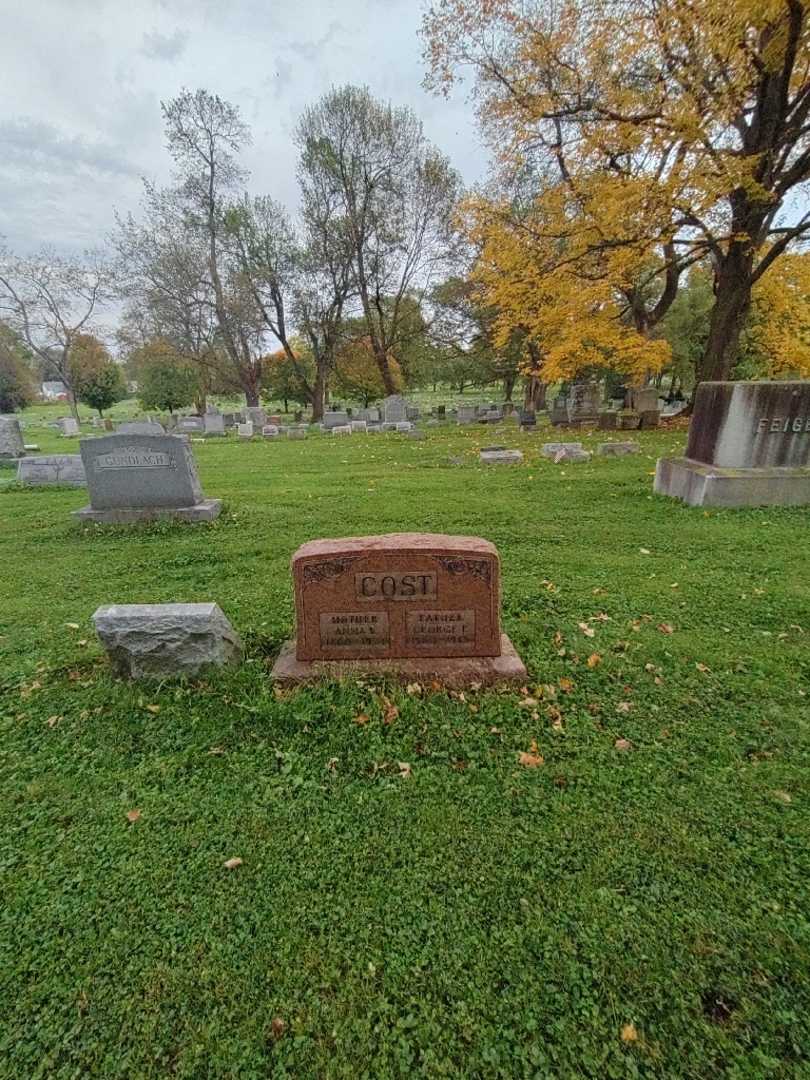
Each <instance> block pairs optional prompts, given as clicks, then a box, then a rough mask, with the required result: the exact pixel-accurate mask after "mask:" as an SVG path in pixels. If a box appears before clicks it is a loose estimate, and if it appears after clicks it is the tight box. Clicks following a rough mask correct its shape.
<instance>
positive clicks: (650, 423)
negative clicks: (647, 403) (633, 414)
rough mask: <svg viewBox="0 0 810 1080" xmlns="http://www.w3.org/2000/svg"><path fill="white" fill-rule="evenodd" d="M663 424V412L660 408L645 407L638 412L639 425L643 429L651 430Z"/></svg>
mask: <svg viewBox="0 0 810 1080" xmlns="http://www.w3.org/2000/svg"><path fill="white" fill-rule="evenodd" d="M660 424H661V413H660V412H659V411H658V409H645V410H644V411H642V412H640V413H639V414H638V426H639V429H640V430H641V431H649V430H650V428H657V427H659V426H660Z"/></svg>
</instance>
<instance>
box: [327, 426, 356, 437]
mask: <svg viewBox="0 0 810 1080" xmlns="http://www.w3.org/2000/svg"><path fill="white" fill-rule="evenodd" d="M327 430H328V431H329V432H331V434H332V435H351V433H352V425H351V424H335V425H333V426H332V427H331V428H328V429H327Z"/></svg>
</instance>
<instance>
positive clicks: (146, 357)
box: [130, 341, 200, 413]
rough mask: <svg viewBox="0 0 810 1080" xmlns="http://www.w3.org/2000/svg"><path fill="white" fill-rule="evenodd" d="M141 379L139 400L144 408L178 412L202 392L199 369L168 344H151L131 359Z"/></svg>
mask: <svg viewBox="0 0 810 1080" xmlns="http://www.w3.org/2000/svg"><path fill="white" fill-rule="evenodd" d="M130 363H131V368H132V370H133V371H134V372H135V373H136V375H137V379H138V400H139V401H140V403H141V405H142V407H143V408H144V409H165V410H166V411H167V412H170V413H173V412H174V411H175V410H176V409H182V408H185V407H186V406H187V405H190V404H191V403H192V402H193V401H194V399H195V397H196V395H197V393H198V390H199V379H200V372H199V369H198V367H197V366H196V365H195V364H194V363H192V362H191V361H189V360H187V359H186V358H184V357H182V356H179V355H178V354H177V352H176V351H175V349H174V348H173V347H172V345H171V344H170V343H169V342H166V341H151V342H149V343H148V344H146V345H142V346H141V348H140V349H136V350H135V353H134V354H133V356H132V357H131V360H130Z"/></svg>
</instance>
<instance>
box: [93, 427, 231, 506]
mask: <svg viewBox="0 0 810 1080" xmlns="http://www.w3.org/2000/svg"><path fill="white" fill-rule="evenodd" d="M79 449H80V450H81V457H82V462H83V464H84V471H85V475H86V477H87V486H88V488H89V491H90V505H89V506H86V507H84V509H82V510H76V511H74V514H73V516H74V517H75V518H76V519H77V520H79V521H81V522H94V523H97V524H103V525H130V524H135V523H137V522H142V521H154V520H156V519H159V518H169V519H172V520H175V521H184V522H201V521H213V519H214V518H216V517H217V516H218V515H219V512H220V510H221V509H222V503H221V501H220V500H219V499H206V498H204V496H203V493H202V488H201V486H200V481H199V478H198V476H197V467H196V465H195V462H194V456H193V454H192V452H191V447H190V445H189V443H188V441H187V440H186V439H185V438H178V437H177V436H175V435H102V436H100V437H98V438H94V439H84V440H82V442H81V443H80V444H79Z"/></svg>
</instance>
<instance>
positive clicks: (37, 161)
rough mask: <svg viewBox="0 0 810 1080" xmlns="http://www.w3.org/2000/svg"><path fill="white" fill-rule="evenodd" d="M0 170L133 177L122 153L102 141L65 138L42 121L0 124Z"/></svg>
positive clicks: (135, 172) (77, 136) (81, 137)
mask: <svg viewBox="0 0 810 1080" xmlns="http://www.w3.org/2000/svg"><path fill="white" fill-rule="evenodd" d="M0 168H2V169H6V168H17V169H24V170H26V171H28V172H29V173H30V174H32V175H33V174H35V173H49V172H58V173H59V174H64V173H65V172H70V173H74V174H75V173H81V172H87V171H90V172H101V173H112V174H118V175H120V176H132V175H136V174H137V169H136V168H135V167H134V166H133V165H132V164H131V163H130V162H129V161H128V160H127V158H126V155H125V153H124V151H123V150H122V149H121V148H120V147H115V146H112V145H109V144H105V143H102V142H88V141H87V140H86V139H85V138H84V137H83V136H81V135H68V134H65V133H62V132H60V131H58V130H57V129H56V128H55V127H54V126H53V125H52V124H48V123H46V122H45V121H43V120H30V119H25V120H10V121H7V122H6V123H3V124H0Z"/></svg>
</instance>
